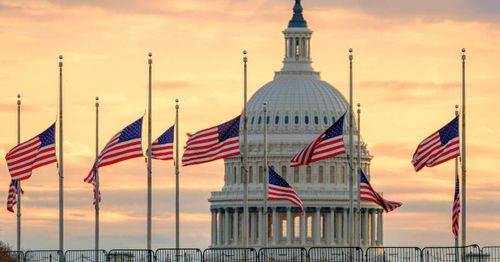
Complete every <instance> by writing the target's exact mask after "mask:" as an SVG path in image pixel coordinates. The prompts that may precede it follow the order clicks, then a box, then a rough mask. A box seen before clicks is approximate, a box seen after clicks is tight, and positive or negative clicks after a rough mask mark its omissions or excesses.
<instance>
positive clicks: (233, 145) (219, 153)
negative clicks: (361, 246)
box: [182, 116, 240, 166]
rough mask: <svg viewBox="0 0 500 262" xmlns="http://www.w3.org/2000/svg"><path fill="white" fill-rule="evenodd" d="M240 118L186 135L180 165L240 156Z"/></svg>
mask: <svg viewBox="0 0 500 262" xmlns="http://www.w3.org/2000/svg"><path fill="white" fill-rule="evenodd" d="M239 132H240V117H239V116H237V117H235V118H233V119H231V120H229V121H228V122H225V123H223V124H221V125H218V126H214V127H211V128H207V129H204V130H201V131H198V132H196V133H195V134H193V135H189V134H188V136H189V137H188V141H187V142H186V147H185V148H184V155H183V156H182V165H183V166H189V165H196V164H202V163H206V162H210V161H214V160H217V159H221V158H226V157H232V156H238V155H240V141H239Z"/></svg>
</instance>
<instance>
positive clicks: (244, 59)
mask: <svg viewBox="0 0 500 262" xmlns="http://www.w3.org/2000/svg"><path fill="white" fill-rule="evenodd" d="M243 62H245V63H246V62H248V58H247V50H243Z"/></svg>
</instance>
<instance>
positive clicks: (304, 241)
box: [209, 0, 383, 247]
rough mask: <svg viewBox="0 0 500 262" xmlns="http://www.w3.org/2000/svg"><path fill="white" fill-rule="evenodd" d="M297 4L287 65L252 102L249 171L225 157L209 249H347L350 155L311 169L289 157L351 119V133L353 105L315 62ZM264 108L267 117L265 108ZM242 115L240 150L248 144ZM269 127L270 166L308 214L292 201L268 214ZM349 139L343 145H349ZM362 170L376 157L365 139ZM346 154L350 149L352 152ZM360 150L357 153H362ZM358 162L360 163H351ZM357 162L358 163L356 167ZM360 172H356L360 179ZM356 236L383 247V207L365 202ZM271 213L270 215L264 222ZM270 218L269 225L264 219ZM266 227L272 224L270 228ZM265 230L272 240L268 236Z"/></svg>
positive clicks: (274, 205)
mask: <svg viewBox="0 0 500 262" xmlns="http://www.w3.org/2000/svg"><path fill="white" fill-rule="evenodd" d="M302 11H303V9H302V5H301V3H300V0H296V1H295V5H294V8H293V12H294V14H293V17H292V19H291V20H290V22H289V24H288V27H287V28H286V29H285V30H283V34H284V36H285V50H284V51H285V55H284V60H283V67H282V68H281V70H280V71H277V72H276V73H275V76H274V79H273V80H272V81H270V82H268V83H267V84H265V85H264V86H262V87H261V88H260V89H259V90H258V91H257V92H256V93H255V94H254V95H253V96H252V97H251V98H250V100H249V101H248V103H247V115H248V118H247V119H248V170H246V171H245V169H243V165H242V157H241V156H238V157H231V158H226V159H225V160H224V167H225V170H224V186H223V187H222V189H221V190H220V191H216V192H212V194H211V196H210V199H209V202H210V204H211V214H212V228H211V230H212V231H211V234H212V239H211V247H243V246H245V242H244V237H245V234H244V233H246V237H248V246H249V247H265V246H268V247H283V246H291V245H295V246H304V247H311V246H346V245H348V243H349V241H348V226H347V225H348V223H347V220H348V213H349V208H348V205H349V187H348V177H349V170H350V165H349V158H348V157H347V155H340V156H336V157H333V158H329V159H325V160H322V161H318V162H315V163H313V164H311V165H309V166H300V167H290V160H291V158H292V157H293V156H294V155H295V154H296V153H297V152H299V151H300V150H301V149H302V148H303V147H305V146H306V145H307V144H309V143H310V142H311V141H313V140H314V139H315V138H316V137H317V136H318V135H319V134H321V133H322V132H324V131H325V130H326V129H327V128H328V127H330V126H331V125H332V124H333V123H334V122H335V121H336V120H338V119H339V118H340V117H341V116H342V115H344V114H346V120H345V123H344V134H348V130H349V124H348V113H347V111H348V110H349V103H348V101H347V100H346V99H345V97H344V96H343V95H342V94H341V93H340V92H339V91H338V90H337V89H336V88H335V87H333V86H332V85H330V84H329V83H327V82H325V81H323V80H321V78H320V73H319V72H317V71H314V69H313V68H312V65H311V64H312V60H311V45H310V41H311V35H312V33H313V32H312V31H311V30H310V29H309V28H308V27H307V22H306V21H305V19H304V17H303V14H302ZM264 103H266V111H267V117H266V119H264V115H263V111H264V110H263V109H264ZM243 121H244V120H243V117H242V118H241V123H240V146H241V153H242V155H243V154H244V145H243V141H244V139H243V133H244V132H243V126H244V123H243ZM264 122H266V123H267V134H268V136H267V141H268V143H267V148H268V150H267V155H268V165H269V166H271V167H272V168H273V169H274V170H275V171H276V172H277V173H278V174H279V175H280V176H282V177H283V178H284V179H285V180H287V182H288V183H289V184H290V185H291V186H293V187H294V189H295V190H296V191H297V193H298V195H299V197H300V198H301V200H302V202H303V203H304V209H305V210H304V213H302V212H301V210H300V209H299V208H297V207H295V206H294V205H292V204H291V203H290V202H287V201H269V202H268V205H267V206H268V209H267V210H264V205H263V202H264V195H265V193H264V187H265V179H266V174H265V168H264V167H265V166H266V165H265V164H264V155H263V154H264V153H263V152H264V146H265V145H264V135H263V133H264ZM353 133H354V139H353V145H354V146H355V147H356V148H357V145H358V142H357V141H358V130H357V129H356V127H353ZM348 142H349V139H348V136H347V135H344V143H345V144H346V147H349V146H350V145H349V143H348ZM359 145H360V148H361V151H360V159H361V161H360V163H361V166H360V167H359V168H361V169H363V170H364V172H365V174H367V176H368V177H369V175H370V161H371V159H372V156H371V155H370V153H369V152H368V150H367V149H366V144H365V143H364V142H363V141H360V143H359ZM347 151H349V150H347ZM357 155H358V154H357V151H355V153H354V156H357ZM354 162H356V161H355V160H354ZM354 165H356V163H354ZM245 173H247V174H248V207H249V208H248V211H249V216H248V228H247V229H243V226H242V225H243V223H244V222H243V221H244V216H243V215H244V213H243V207H244V203H243V199H244V197H243V194H244V184H245V181H244V177H245V176H244V174H245ZM356 177H358V176H357V175H353V178H354V179H357V178H356ZM360 207H361V208H360V210H358V211H356V213H355V214H360V221H359V222H358V223H357V224H358V225H359V226H358V227H356V229H355V230H356V232H357V233H356V234H357V235H360V239H359V241H360V245H361V246H364V247H368V246H381V245H382V244H383V223H382V221H383V218H382V217H383V212H382V211H383V210H382V208H380V207H379V206H376V205H375V204H373V203H371V202H365V201H362V202H361V204H360ZM266 213H267V218H266ZM266 220H267V221H266ZM266 223H267V225H266ZM265 228H267V236H264V234H265V232H266V230H265Z"/></svg>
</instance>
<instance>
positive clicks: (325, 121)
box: [323, 116, 328, 125]
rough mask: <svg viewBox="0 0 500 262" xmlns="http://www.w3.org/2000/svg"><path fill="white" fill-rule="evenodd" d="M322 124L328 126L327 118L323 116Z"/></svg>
mask: <svg viewBox="0 0 500 262" xmlns="http://www.w3.org/2000/svg"><path fill="white" fill-rule="evenodd" d="M323 122H324V123H325V125H326V124H328V117H326V116H324V117H323Z"/></svg>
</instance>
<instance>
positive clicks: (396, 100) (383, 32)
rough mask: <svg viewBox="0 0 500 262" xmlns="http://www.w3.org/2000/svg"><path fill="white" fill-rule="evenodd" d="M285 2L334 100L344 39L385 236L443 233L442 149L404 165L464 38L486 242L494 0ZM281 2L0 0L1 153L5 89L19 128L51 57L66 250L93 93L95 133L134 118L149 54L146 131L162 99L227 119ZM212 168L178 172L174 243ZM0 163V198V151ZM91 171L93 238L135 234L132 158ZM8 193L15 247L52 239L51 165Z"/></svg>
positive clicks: (159, 121)
mask: <svg viewBox="0 0 500 262" xmlns="http://www.w3.org/2000/svg"><path fill="white" fill-rule="evenodd" d="M302 2H303V4H302V5H303V7H304V16H305V18H306V20H307V22H308V25H309V27H310V28H311V29H312V30H313V31H314V34H313V37H312V51H311V52H312V53H311V55H312V58H313V61H314V63H313V67H314V68H315V69H316V70H317V71H320V72H321V77H322V79H323V80H325V81H327V82H329V83H331V84H332V85H333V86H335V87H336V88H337V89H338V90H340V92H341V93H342V94H344V96H347V95H348V86H349V85H348V84H349V82H348V81H349V78H348V76H349V71H348V70H349V68H348V62H349V61H348V49H349V48H353V49H354V61H353V62H354V97H355V98H354V100H355V103H358V102H359V103H361V104H362V119H361V120H362V136H363V138H364V141H365V142H366V143H367V144H368V149H369V150H370V152H371V154H372V155H374V158H373V160H372V162H371V163H372V164H371V174H372V185H373V186H374V187H375V188H376V189H377V190H378V191H382V192H384V196H385V197H387V198H388V199H390V200H397V201H401V202H403V206H402V207H401V208H399V209H397V210H396V211H393V212H391V213H389V214H386V215H385V217H384V229H385V231H384V242H385V245H387V246H420V247H423V246H431V245H452V244H453V238H452V233H451V207H452V202H453V192H454V162H453V161H450V162H447V163H445V164H442V165H440V166H438V167H434V168H432V169H428V168H426V169H424V170H422V171H420V172H419V173H418V174H415V172H414V171H413V168H412V166H411V163H410V161H411V157H412V154H413V152H414V149H415V148H416V146H417V145H418V143H419V142H420V141H421V140H422V139H423V138H425V137H426V136H427V135H430V134H431V133H432V132H434V131H436V130H437V129H438V128H440V127H441V126H442V125H444V124H445V123H447V122H448V121H450V120H451V119H452V118H453V116H454V107H455V104H460V103H461V84H462V83H461V51H460V50H461V49H462V48H466V49H467V60H466V63H467V64H466V70H467V71H466V85H467V173H468V176H467V187H468V190H467V197H468V202H467V204H468V206H467V211H468V212H467V221H468V231H467V232H468V242H469V243H477V244H480V245H495V244H496V245H498V244H499V243H498V242H496V241H498V238H499V237H500V222H499V221H498V219H497V217H498V216H500V200H498V199H497V197H499V196H500V193H499V192H500V190H499V189H500V177H499V176H498V169H499V168H500V165H499V162H498V157H499V156H500V136H498V135H497V133H496V132H495V130H498V129H499V127H500V122H499V121H496V120H498V115H499V114H500V109H499V108H498V107H496V106H495V105H496V103H497V102H498V101H499V100H500V91H499V89H498V83H500V75H499V74H498V72H497V71H498V63H499V61H500V48H499V46H500V16H498V13H499V12H500V2H498V1H496V0H481V1H475V0H443V1H439V2H436V1H431V0H422V1H415V0H413V1H410V0H408V1H400V0H357V1H348V0H338V1H329V0H304V1H302ZM292 6H293V1H292V0H252V1H250V0H212V1H201V0H170V1H160V0H151V1H132V0H121V1H118V0H104V1H96V0H91V1H87V0H86V1H82V0H71V1H70V0H26V1H19V0H0V39H1V41H0V118H1V120H2V124H3V125H2V126H3V128H1V129H0V155H2V156H4V155H5V154H6V153H7V152H8V150H9V149H10V148H12V147H13V146H14V145H15V144H16V141H17V130H16V121H17V118H16V117H17V116H16V95H17V94H21V96H22V116H21V122H22V123H21V140H27V139H29V138H31V137H33V136H34V135H36V134H37V133H39V132H40V131H42V130H44V129H45V128H47V127H48V126H49V125H50V124H51V123H53V122H54V121H55V120H56V117H57V111H58V84H59V82H58V81H59V80H58V77H59V76H58V56H59V55H60V54H62V55H64V80H63V85H64V95H63V97H64V106H63V109H64V128H65V129H64V132H65V135H64V165H65V248H66V249H86V248H92V247H93V245H94V235H93V232H94V209H93V206H92V191H91V186H89V185H88V184H85V183H84V182H83V178H84V177H85V176H86V175H87V173H88V171H89V170H90V168H91V165H92V162H93V158H94V152H95V148H94V147H95V145H94V136H95V133H94V128H95V127H94V121H95V120H94V114H95V112H94V99H95V97H96V96H99V98H100V101H101V106H100V119H101V122H100V134H101V136H100V140H101V146H102V145H104V143H105V142H106V141H107V140H108V139H109V138H111V136H113V135H114V134H115V133H116V132H118V131H119V130H120V129H121V128H123V127H124V126H125V125H127V124H128V123H131V122H132V121H134V120H135V119H137V118H138V117H140V116H141V115H143V114H144V112H145V110H146V106H147V84H148V65H147V54H148V52H152V53H153V92H154V97H153V118H154V121H153V137H156V136H159V135H160V134H161V133H162V132H163V130H165V129H167V128H168V127H169V126H171V125H172V124H173V122H174V113H175V110H174V105H175V103H174V100H175V99H176V98H178V99H179V100H180V121H181V123H180V133H181V134H184V133H186V132H194V131H197V130H200V129H202V128H206V127H210V126H213V125H216V124H218V123H221V122H223V121H226V120H228V119H230V118H231V117H233V116H234V115H237V114H239V113H240V112H241V109H242V105H241V100H242V93H243V92H242V86H243V75H242V72H243V68H242V50H244V49H246V50H248V57H249V63H248V67H249V73H248V77H249V82H248V83H249V94H250V95H252V94H253V93H255V91H256V90H258V89H259V87H261V86H262V85H264V84H265V83H267V82H268V81H270V80H272V78H273V75H274V72H275V71H277V70H279V69H280V68H281V66H282V64H281V63H282V59H283V55H284V50H283V46H284V44H283V41H284V39H283V35H282V30H283V29H284V28H285V27H286V25H287V23H288V21H289V19H290V18H291V15H292V11H291V9H292ZM185 140H186V138H185V136H181V137H180V141H181V146H182V145H183V144H184V142H185ZM101 148H102V147H101ZM153 168H154V174H153V175H154V178H153V183H154V188H153V190H154V191H153V208H154V214H153V232H154V234H153V248H159V247H172V246H174V244H175V242H174V241H175V238H174V224H175V222H174V182H175V180H174V168H173V163H172V162H158V161H156V162H154V163H153ZM223 171H224V169H223V161H216V162H212V163H209V164H205V165H198V166H190V167H186V168H182V169H181V246H184V247H198V248H205V247H207V246H208V245H209V242H210V230H207V228H209V226H210V213H209V204H208V201H207V199H208V198H209V196H210V192H212V191H217V190H219V189H220V188H221V187H222V185H223ZM0 174H1V175H0V185H4V190H5V191H4V196H5V199H6V198H7V189H8V185H9V179H10V177H9V175H8V171H7V167H6V164H5V162H0ZM100 175H101V176H100V178H101V189H102V198H103V202H102V207H101V246H102V247H103V248H105V249H111V248H145V246H146V166H145V163H144V160H143V159H141V158H138V159H134V160H130V161H127V162H123V163H120V164H118V165H114V166H108V167H105V168H102V169H101V171H100ZM0 189H1V188H0ZM23 189H24V191H25V195H24V198H23V216H22V217H23V247H24V248H26V249H56V248H57V247H58V229H57V228H58V224H57V223H58V177H57V169H56V167H55V165H50V166H46V167H43V168H40V169H38V170H36V171H35V172H34V174H33V176H32V177H31V179H30V180H28V181H27V182H24V183H23ZM0 192H1V191H0ZM1 195H2V194H1V193H0V196H1ZM15 225H16V217H15V215H14V214H12V213H9V212H7V211H6V210H5V209H4V208H2V209H1V210H0V240H2V241H4V242H7V243H9V244H11V245H15V242H16V230H15V229H16V227H15Z"/></svg>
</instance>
